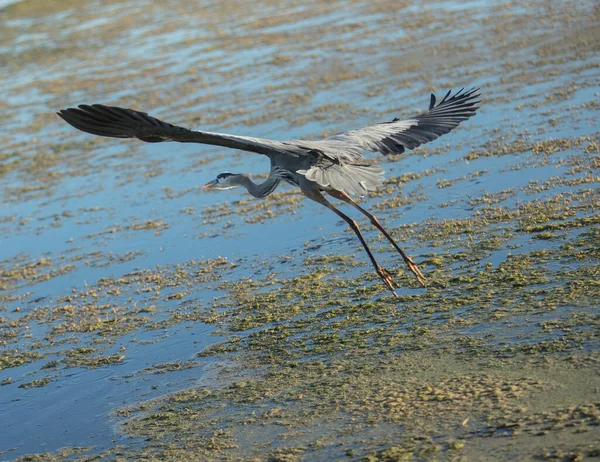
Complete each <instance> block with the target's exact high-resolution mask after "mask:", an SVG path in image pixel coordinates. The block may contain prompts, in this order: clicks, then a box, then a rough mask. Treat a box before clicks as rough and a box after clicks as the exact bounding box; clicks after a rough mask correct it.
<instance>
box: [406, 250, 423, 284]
mask: <svg viewBox="0 0 600 462" xmlns="http://www.w3.org/2000/svg"><path fill="white" fill-rule="evenodd" d="M403 257H404V261H405V262H406V264H407V265H408V268H409V269H410V270H411V271H412V273H413V274H414V275H415V276H416V277H417V280H418V281H419V282H420V283H421V285H422V286H423V287H426V284H425V282H426V279H425V276H423V273H421V270H420V269H419V267H418V266H417V265H416V264H415V262H414V261H412V258H410V257H409V256H408V255H403Z"/></svg>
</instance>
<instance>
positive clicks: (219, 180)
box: [204, 172, 239, 189]
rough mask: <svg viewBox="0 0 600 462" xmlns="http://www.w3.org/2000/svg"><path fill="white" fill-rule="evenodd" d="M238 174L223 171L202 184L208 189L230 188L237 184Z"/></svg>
mask: <svg viewBox="0 0 600 462" xmlns="http://www.w3.org/2000/svg"><path fill="white" fill-rule="evenodd" d="M238 177H239V175H237V174H236V173H229V172H223V173H219V174H218V175H217V177H216V178H215V179H214V180H212V181H209V182H208V183H206V184H205V185H204V188H207V189H208V188H209V189H231V188H235V187H236V186H239V183H237V182H236V180H237V179H238Z"/></svg>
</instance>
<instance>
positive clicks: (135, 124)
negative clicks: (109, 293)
mask: <svg viewBox="0 0 600 462" xmlns="http://www.w3.org/2000/svg"><path fill="white" fill-rule="evenodd" d="M479 97H480V93H479V89H478V88H473V89H470V90H467V91H464V89H461V90H460V91H458V92H456V93H455V94H454V95H452V94H451V91H449V92H448V93H447V94H446V96H444V98H443V99H442V100H441V101H439V103H437V104H436V98H435V96H434V95H433V94H432V95H431V99H430V103H429V109H428V110H427V111H425V112H422V113H420V114H418V115H416V116H414V117H411V118H410V119H407V120H399V119H398V118H395V119H394V120H392V121H390V122H383V123H379V124H376V125H371V126H369V127H365V128H361V129H358V130H351V131H347V132H343V133H338V134H336V135H333V136H330V137H327V138H324V139H322V140H318V141H302V140H292V141H273V140H267V139H262V138H252V137H248V136H236V135H227V134H223V133H214V132H207V131H199V130H189V129H187V128H183V127H179V126H177V125H171V124H169V123H167V122H163V121H162V120H159V119H156V118H155V117H152V116H150V115H148V114H146V113H144V112H140V111H135V110H133V109H125V108H121V107H113V106H104V105H102V104H92V105H85V104H81V105H79V106H78V107H77V108H69V109H63V110H61V111H60V112H58V113H57V114H58V115H59V116H60V117H61V118H62V119H64V120H65V121H66V122H67V123H69V124H71V125H72V126H73V127H75V128H77V129H79V130H82V131H84V132H87V133H91V134H93V135H100V136H108V137H113V138H137V139H139V140H142V141H145V142H148V143H158V142H162V141H177V142H180V143H203V144H211V145H216V146H224V147H227V148H233V149H240V150H242V151H249V152H254V153H257V154H263V155H265V156H267V157H268V158H269V159H270V161H271V169H270V172H269V176H268V177H267V179H266V180H265V181H263V182H262V183H259V184H257V183H254V182H253V181H252V180H251V179H250V177H249V176H248V175H245V174H243V173H239V174H236V173H221V174H219V175H217V177H216V179H214V180H213V181H211V182H209V183H207V184H206V185H205V186H204V187H205V188H212V189H229V188H234V187H236V186H242V187H244V188H246V189H247V190H248V192H249V193H250V194H251V195H253V196H254V197H257V198H262V197H266V196H268V195H269V194H271V193H272V192H273V191H274V190H275V188H277V186H278V185H279V183H281V182H282V181H285V182H287V183H290V184H292V185H294V186H297V187H299V188H300V190H301V191H302V193H303V194H304V195H305V196H306V197H308V198H309V199H312V200H313V201H315V202H318V203H319V204H321V205H323V206H325V207H327V208H328V209H330V210H331V211H333V212H334V213H336V214H337V215H338V216H339V217H340V218H342V219H343V220H344V221H345V222H346V223H348V225H349V226H350V228H351V229H352V231H354V233H355V234H356V236H357V237H358V239H359V240H360V242H361V244H362V246H363V247H364V249H365V251H366V252H367V255H368V256H369V259H370V260H371V263H372V264H373V266H374V267H375V271H376V273H377V275H378V276H379V277H380V278H381V280H382V281H383V282H384V283H385V284H386V286H387V287H388V288H389V289H390V290H391V292H392V293H393V294H394V295H395V296H396V297H397V296H398V295H397V294H396V292H395V291H394V282H393V280H392V276H391V274H390V273H389V271H387V270H386V269H385V268H383V267H382V266H380V265H379V263H377V260H376V259H375V257H374V256H373V253H372V252H371V249H370V248H369V246H368V244H367V242H366V241H365V239H364V237H363V235H362V234H361V232H360V230H359V228H358V225H357V224H356V222H355V221H354V220H353V219H352V218H350V217H349V216H348V215H346V214H345V213H343V212H341V211H340V210H338V209H337V208H336V207H335V206H334V205H333V204H332V203H331V202H329V201H328V200H327V198H326V197H325V196H324V195H323V193H326V194H328V195H329V196H331V197H333V198H335V199H339V200H341V201H343V202H346V203H348V204H350V205H352V206H353V207H355V208H356V209H358V210H359V211H360V212H361V213H362V214H364V215H365V216H366V217H367V218H368V219H369V220H370V221H371V223H372V224H373V226H375V227H376V228H377V229H378V230H379V231H380V232H381V233H382V234H383V235H384V236H385V238H386V239H387V240H388V241H389V242H390V243H391V245H392V246H393V247H394V249H396V251H397V252H398V253H399V254H400V255H401V256H402V259H403V260H404V262H405V263H406V264H407V265H408V268H409V269H410V271H412V273H413V274H414V275H415V276H416V278H417V279H418V281H419V282H420V283H421V284H422V285H423V286H425V277H424V276H423V273H421V271H420V270H419V268H418V267H417V265H416V264H415V263H414V262H413V260H412V259H411V258H410V257H409V256H408V255H406V254H405V253H404V251H403V250H402V249H401V248H400V247H399V246H398V244H397V243H396V242H395V241H394V239H393V238H392V237H391V236H390V234H389V233H388V232H387V231H386V229H385V228H384V227H383V226H382V225H381V223H380V222H379V220H378V219H377V218H376V217H375V216H374V215H372V214H371V213H369V212H368V211H367V210H365V209H364V208H362V207H361V206H360V205H359V204H358V203H357V202H355V201H354V199H352V197H351V195H357V196H362V195H364V194H366V193H368V192H369V191H374V190H375V189H376V188H377V187H378V186H381V184H382V183H383V177H382V174H383V172H384V170H383V169H382V168H381V167H380V166H379V165H376V164H373V163H368V162H367V161H366V159H365V158H364V157H363V153H364V152H367V151H368V152H379V153H381V154H384V155H387V154H400V153H402V152H404V151H405V150H406V149H414V148H416V147H417V146H420V145H421V144H423V143H427V142H429V141H433V140H435V139H436V138H438V137H439V136H441V135H444V134H446V133H448V132H449V131H451V130H452V129H454V128H456V127H457V126H458V125H459V124H460V123H461V122H462V121H464V120H467V119H468V118H469V117H471V116H473V115H475V112H476V110H477V109H478V108H479V104H480V102H481V101H480V100H479V99H478V98H479Z"/></svg>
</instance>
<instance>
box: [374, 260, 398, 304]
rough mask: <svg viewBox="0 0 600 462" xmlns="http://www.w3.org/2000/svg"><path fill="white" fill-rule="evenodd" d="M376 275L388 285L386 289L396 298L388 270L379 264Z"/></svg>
mask: <svg viewBox="0 0 600 462" xmlns="http://www.w3.org/2000/svg"><path fill="white" fill-rule="evenodd" d="M377 275H378V276H379V277H380V278H381V280H382V281H383V282H384V283H385V285H386V286H388V289H390V290H391V291H392V293H393V294H394V297H396V298H398V294H397V293H396V291H395V290H394V281H393V280H392V275H391V274H390V272H389V271H388V270H386V269H385V268H382V267H381V266H378V267H377Z"/></svg>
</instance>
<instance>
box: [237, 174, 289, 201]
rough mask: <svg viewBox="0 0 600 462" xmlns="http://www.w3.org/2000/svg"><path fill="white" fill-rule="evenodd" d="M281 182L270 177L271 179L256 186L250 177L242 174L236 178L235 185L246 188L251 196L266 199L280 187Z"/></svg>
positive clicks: (272, 176)
mask: <svg viewBox="0 0 600 462" xmlns="http://www.w3.org/2000/svg"><path fill="white" fill-rule="evenodd" d="M280 181H281V180H280V179H279V178H277V177H275V176H274V175H269V177H268V178H267V179H266V180H265V181H263V182H262V183H260V184H256V183H255V182H254V181H252V180H251V179H250V177H249V176H248V175H244V174H240V175H237V176H236V177H235V183H237V184H239V185H240V186H243V187H244V188H246V189H247V190H248V192H249V193H250V194H252V195H253V196H254V197H257V198H260V197H266V196H268V195H269V194H271V193H272V192H273V191H274V190H275V188H276V187H277V185H279V182H280Z"/></svg>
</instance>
